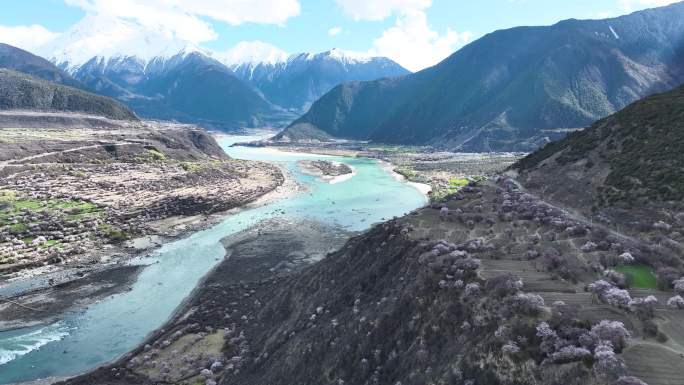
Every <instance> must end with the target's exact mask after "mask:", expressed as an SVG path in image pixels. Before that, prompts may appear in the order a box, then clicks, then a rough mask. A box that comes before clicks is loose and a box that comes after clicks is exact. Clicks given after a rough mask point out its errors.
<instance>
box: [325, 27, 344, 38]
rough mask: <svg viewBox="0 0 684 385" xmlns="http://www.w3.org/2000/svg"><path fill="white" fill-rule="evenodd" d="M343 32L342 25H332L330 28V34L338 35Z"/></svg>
mask: <svg viewBox="0 0 684 385" xmlns="http://www.w3.org/2000/svg"><path fill="white" fill-rule="evenodd" d="M341 33H342V27H332V28H330V29H329V30H328V35H329V36H337V35H339V34H341Z"/></svg>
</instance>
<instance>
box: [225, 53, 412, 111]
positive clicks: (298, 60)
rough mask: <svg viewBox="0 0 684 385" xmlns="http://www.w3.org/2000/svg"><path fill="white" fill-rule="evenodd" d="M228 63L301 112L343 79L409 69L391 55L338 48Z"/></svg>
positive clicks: (381, 75)
mask: <svg viewBox="0 0 684 385" xmlns="http://www.w3.org/2000/svg"><path fill="white" fill-rule="evenodd" d="M228 64H229V67H230V68H231V70H233V72H234V73H235V74H236V75H237V76H238V77H239V78H240V79H242V80H244V81H246V82H248V83H250V84H251V85H253V86H254V87H256V88H257V89H259V90H260V91H261V92H262V93H263V95H264V96H265V97H266V98H267V99H268V100H270V101H271V102H273V103H275V104H277V105H280V106H282V107H285V108H288V109H292V110H295V111H302V112H304V111H306V110H307V109H308V108H309V107H310V106H311V104H312V103H313V102H314V101H316V100H317V99H318V98H320V97H321V96H322V95H324V94H325V93H326V92H328V91H330V90H331V89H332V88H333V87H335V86H337V85H338V84H341V83H343V82H349V81H358V80H375V79H380V78H386V77H394V76H401V75H407V74H409V73H410V72H409V71H408V70H406V69H405V68H404V67H402V66H400V65H399V64H397V63H395V62H394V61H392V60H390V59H388V58H385V57H371V56H367V55H359V54H355V53H353V52H348V51H343V50H339V49H333V50H330V51H327V52H323V53H319V54H308V53H302V54H296V55H291V56H289V57H287V58H282V59H281V60H278V61H276V62H272V61H262V62H256V63H254V62H247V63H239V64H230V63H228Z"/></svg>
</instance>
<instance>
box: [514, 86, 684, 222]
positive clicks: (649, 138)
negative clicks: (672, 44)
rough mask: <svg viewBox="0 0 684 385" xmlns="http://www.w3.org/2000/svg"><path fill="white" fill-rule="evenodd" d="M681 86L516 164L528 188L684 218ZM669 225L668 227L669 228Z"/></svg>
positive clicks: (601, 206) (639, 217)
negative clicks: (683, 212) (682, 211)
mask: <svg viewBox="0 0 684 385" xmlns="http://www.w3.org/2000/svg"><path fill="white" fill-rule="evenodd" d="M682 154H684V87H679V88H677V89H675V90H673V91H670V92H666V93H663V94H659V95H653V96H650V97H648V98H645V99H643V100H640V101H638V102H636V103H634V104H632V105H630V106H628V107H627V108H625V109H624V110H622V111H620V112H618V113H616V114H615V115H612V116H610V117H608V118H606V119H603V120H601V121H598V122H597V123H595V124H594V125H592V126H591V127H589V128H587V129H586V130H583V131H579V132H575V133H572V134H570V135H568V136H567V137H566V138H565V139H563V140H561V141H558V142H555V143H551V144H549V145H547V146H546V147H544V148H543V149H541V150H539V151H537V152H535V153H533V154H531V155H529V156H528V157H526V158H524V159H522V160H521V161H520V162H519V163H518V164H516V165H515V166H514V168H515V169H517V170H518V171H519V172H520V180H521V181H522V182H523V183H524V184H525V185H526V186H528V187H529V188H531V189H535V190H540V191H543V192H544V194H545V195H546V196H547V197H548V198H549V199H553V200H556V201H560V202H563V203H564V204H567V205H569V206H571V207H575V208H577V209H579V210H582V211H584V212H586V213H591V212H593V213H602V212H604V211H607V212H617V211H619V212H626V213H633V215H634V218H633V219H632V221H634V223H641V224H642V225H645V226H646V227H649V226H650V225H651V224H653V223H654V222H655V221H656V220H662V221H664V222H665V223H666V224H667V223H669V224H668V225H667V226H669V227H671V226H673V225H674V226H677V224H678V223H679V225H684V214H677V213H678V211H680V210H684V205H683V204H682V202H683V201H684V156H683V155H682ZM667 226H664V225H663V227H667Z"/></svg>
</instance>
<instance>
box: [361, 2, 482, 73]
mask: <svg viewBox="0 0 684 385" xmlns="http://www.w3.org/2000/svg"><path fill="white" fill-rule="evenodd" d="M472 38H473V34H472V33H471V32H469V31H465V32H456V31H453V30H451V29H448V30H447V31H446V32H445V33H443V34H440V33H439V32H437V31H435V30H433V29H432V28H431V27H430V25H429V24H428V21H427V15H426V14H425V12H423V11H411V12H406V13H404V14H403V15H401V16H399V17H398V18H397V21H396V23H395V25H394V26H392V27H391V28H389V29H387V30H385V31H384V32H383V33H382V36H380V37H379V38H377V39H376V40H375V41H374V42H373V48H372V49H371V53H372V54H374V55H379V56H387V57H389V58H391V59H392V60H394V61H396V62H397V63H399V64H401V65H402V66H404V67H406V68H407V69H409V70H411V71H418V70H421V69H423V68H425V67H429V66H431V65H434V64H437V63H438V62H440V61H441V60H443V59H445V58H446V57H447V56H449V55H451V54H452V53H453V52H454V51H455V50H456V49H457V48H458V47H460V46H462V45H464V44H466V43H468V42H470V41H471V40H472Z"/></svg>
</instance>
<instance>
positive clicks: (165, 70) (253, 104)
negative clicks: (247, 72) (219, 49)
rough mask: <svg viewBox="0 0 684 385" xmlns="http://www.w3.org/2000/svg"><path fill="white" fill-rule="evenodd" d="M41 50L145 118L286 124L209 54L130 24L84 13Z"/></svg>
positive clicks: (214, 123)
mask: <svg viewBox="0 0 684 385" xmlns="http://www.w3.org/2000/svg"><path fill="white" fill-rule="evenodd" d="M38 53H39V54H41V55H42V56H43V57H46V58H48V59H50V60H51V61H52V62H53V63H55V64H56V65H58V66H59V67H60V68H62V69H64V70H65V71H67V72H68V73H69V74H71V75H72V76H73V77H74V78H76V79H77V80H79V81H80V82H82V83H84V84H85V85H86V86H87V87H89V88H91V89H93V90H96V91H97V92H99V93H101V94H103V95H107V96H111V97H114V98H117V99H119V100H121V101H122V102H124V103H126V104H127V105H128V106H130V107H131V108H133V109H134V110H135V111H136V112H137V113H138V114H139V115H140V116H143V117H147V118H155V119H174V120H178V121H182V122H191V123H200V124H202V125H204V126H205V127H213V128H220V129H233V128H240V127H245V126H263V125H271V124H276V123H280V124H283V123H287V121H288V120H290V119H292V118H293V116H292V114H284V113H283V110H282V109H281V108H279V107H277V106H274V105H273V104H272V103H270V102H269V101H267V100H266V99H264V97H263V96H262V95H261V94H260V93H259V92H258V91H256V90H254V89H253V88H252V87H251V86H250V85H248V84H247V83H245V82H243V81H242V80H240V79H238V78H237V77H236V76H235V75H234V74H233V73H232V72H231V71H230V69H228V67H226V66H225V65H224V64H222V63H220V62H218V61H217V60H215V59H213V58H212V57H211V52H209V51H207V50H204V49H202V48H200V47H199V46H197V45H195V44H192V43H190V42H187V41H183V40H180V39H177V38H175V37H174V36H173V34H171V33H168V32H167V31H163V30H157V29H154V28H150V27H146V26H142V25H140V24H138V23H135V22H131V21H127V20H122V19H119V18H113V17H108V16H103V15H88V16H86V17H85V18H84V19H83V20H81V21H80V22H79V23H77V24H76V25H74V26H73V27H72V28H71V29H69V30H68V31H67V32H65V33H63V34H62V35H61V36H59V37H58V38H57V39H55V40H54V41H52V42H51V43H50V44H48V45H46V46H44V47H42V48H41V49H39V52H38Z"/></svg>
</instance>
